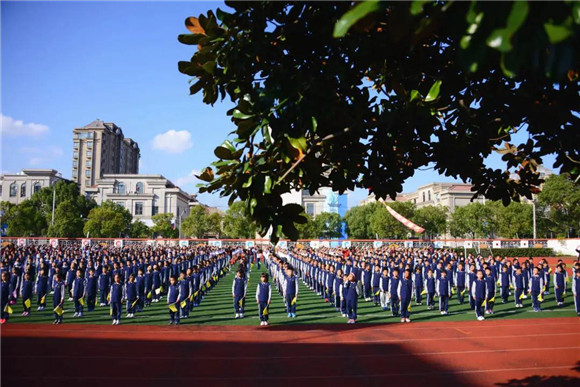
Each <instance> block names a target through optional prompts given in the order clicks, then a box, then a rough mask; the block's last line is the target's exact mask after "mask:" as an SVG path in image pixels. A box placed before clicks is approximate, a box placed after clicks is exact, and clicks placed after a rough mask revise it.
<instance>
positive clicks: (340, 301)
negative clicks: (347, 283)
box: [334, 269, 346, 317]
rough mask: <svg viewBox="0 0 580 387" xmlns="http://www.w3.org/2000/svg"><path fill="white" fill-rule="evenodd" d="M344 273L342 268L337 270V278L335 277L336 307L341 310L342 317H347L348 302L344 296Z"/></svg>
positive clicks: (338, 310)
mask: <svg viewBox="0 0 580 387" xmlns="http://www.w3.org/2000/svg"><path fill="white" fill-rule="evenodd" d="M343 277H344V274H343V272H342V270H341V269H338V270H337V271H336V278H335V279H334V307H335V308H336V311H337V312H341V314H342V317H346V304H345V303H344V297H343V296H342V294H341V292H342V286H343V285H344V278H343Z"/></svg>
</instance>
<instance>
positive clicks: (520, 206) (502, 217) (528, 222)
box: [486, 201, 533, 238]
mask: <svg viewBox="0 0 580 387" xmlns="http://www.w3.org/2000/svg"><path fill="white" fill-rule="evenodd" d="M486 206H487V207H489V208H490V209H491V211H492V214H493V218H494V220H493V222H492V223H493V224H494V225H495V226H496V229H495V233H496V236H501V237H503V238H523V237H531V236H532V234H533V225H532V223H533V222H532V217H533V214H532V205H531V204H530V203H517V202H512V203H510V204H509V205H508V206H507V207H506V206H504V205H503V204H502V203H501V202H492V201H487V202H486Z"/></svg>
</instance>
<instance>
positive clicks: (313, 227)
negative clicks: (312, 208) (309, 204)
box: [296, 213, 322, 239]
mask: <svg viewBox="0 0 580 387" xmlns="http://www.w3.org/2000/svg"><path fill="white" fill-rule="evenodd" d="M304 217H305V218H306V223H302V224H298V225H297V226H296V229H297V230H298V238H300V239H318V238H320V236H321V234H322V230H321V229H320V223H319V222H315V221H314V218H313V217H312V215H309V214H306V213H305V214H304Z"/></svg>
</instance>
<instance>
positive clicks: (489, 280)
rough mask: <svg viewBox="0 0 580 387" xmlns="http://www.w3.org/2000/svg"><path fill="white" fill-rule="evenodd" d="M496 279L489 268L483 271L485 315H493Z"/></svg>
mask: <svg viewBox="0 0 580 387" xmlns="http://www.w3.org/2000/svg"><path fill="white" fill-rule="evenodd" d="M495 286H496V278H495V277H494V275H493V273H492V272H491V268H489V267H487V268H486V269H485V289H486V291H487V299H486V300H485V314H493V305H494V304H495V301H494V299H495V292H496V289H495Z"/></svg>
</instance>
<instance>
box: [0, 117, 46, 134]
mask: <svg viewBox="0 0 580 387" xmlns="http://www.w3.org/2000/svg"><path fill="white" fill-rule="evenodd" d="M0 116H1V117H2V125H1V126H0V133H1V134H2V135H5V136H29V137H39V136H42V135H44V134H46V133H48V126H46V125H43V124H35V123H33V122H30V123H24V121H21V120H15V119H14V118H12V117H8V116H5V115H3V114H1V113H0Z"/></svg>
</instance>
